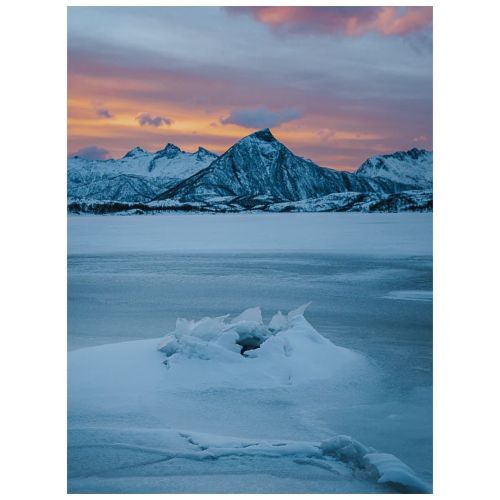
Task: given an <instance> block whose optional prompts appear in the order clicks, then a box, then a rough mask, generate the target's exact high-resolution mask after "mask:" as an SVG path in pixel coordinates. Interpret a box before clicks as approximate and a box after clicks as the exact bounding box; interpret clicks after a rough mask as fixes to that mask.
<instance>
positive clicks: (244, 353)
mask: <svg viewBox="0 0 500 500" xmlns="http://www.w3.org/2000/svg"><path fill="white" fill-rule="evenodd" d="M308 305H309V304H305V305H303V306H301V307H299V308H297V309H294V310H292V311H290V312H289V313H288V314H287V315H284V314H283V313H281V311H279V312H278V313H277V314H275V315H274V316H273V317H272V319H271V321H270V322H269V324H268V325H265V324H264V323H263V320H262V313H261V310H260V308H258V307H255V308H251V309H247V310H246V311H243V312H242V313H241V314H240V315H239V316H236V317H235V318H233V319H230V318H229V317H228V316H227V315H226V316H219V317H216V318H208V317H207V318H202V319H201V320H199V321H193V320H187V319H178V320H177V323H176V327H175V330H174V331H173V332H171V333H169V334H168V335H166V336H165V337H164V338H163V339H162V341H161V342H160V344H159V345H158V350H159V351H161V352H162V353H163V354H165V356H166V359H165V361H164V364H165V365H166V366H167V368H168V370H169V376H168V379H169V381H170V383H171V384H172V385H175V386H179V387H186V386H194V387H199V386H200V384H201V385H202V386H207V385H208V386H211V387H213V386H225V387H227V386H233V387H239V388H241V387H247V388H248V387H275V386H280V385H294V384H299V383H306V382H309V381H313V380H318V379H325V378H332V377H333V378H335V379H337V380H341V379H343V378H344V377H345V376H346V375H347V374H348V373H350V372H352V370H353V369H357V368H359V367H360V365H363V364H364V363H365V360H364V358H363V356H361V355H360V354H357V353H355V352H353V351H350V350H349V349H345V348H342V347H339V346H337V345H335V344H333V343H332V342H331V341H330V340H328V339H326V338H325V337H323V336H322V335H320V334H319V333H318V332H317V331H316V330H315V329H314V328H313V327H312V326H311V324H310V323H309V322H308V321H307V320H306V319H305V318H304V312H305V310H306V308H307V306H308Z"/></svg>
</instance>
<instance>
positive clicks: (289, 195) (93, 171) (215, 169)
mask: <svg viewBox="0 0 500 500" xmlns="http://www.w3.org/2000/svg"><path fill="white" fill-rule="evenodd" d="M68 207H69V210H70V211H72V212H94V213H107V212H118V211H127V210H133V211H135V212H144V211H155V212H156V211H164V210H181V211H188V210H198V211H211V212H227V211H230V212H235V211H245V210H265V211H272V212H283V211H391V212H394V211H403V210H405V211H406V210H413V211H428V210H432V152H430V151H426V150H422V149H415V148H414V149H411V150H409V151H406V152H396V153H393V154H389V155H382V156H372V157H370V158H368V159H367V160H366V161H365V162H364V163H363V164H362V165H361V166H360V167H359V169H358V170H357V171H356V172H355V173H350V172H343V171H336V170H333V169H329V168H323V167H320V166H318V165H316V164H315V163H314V162H312V161H311V160H307V159H304V158H302V157H300V156H297V155H295V154H294V153H293V152H292V151H290V150H289V149H288V148H287V147H286V146H285V145H284V144H282V143H281V142H279V141H278V140H277V139H276V138H275V137H274V136H273V134H272V133H271V131H270V130H269V129H264V130H260V131H257V132H254V133H253V134H251V135H249V136H247V137H244V138H243V139H241V140H240V141H238V142H237V143H236V144H234V145H233V146H232V147H231V148H229V149H228V150H227V151H226V152H225V153H224V154H222V155H221V156H218V155H216V154H215V153H212V152H210V151H208V150H206V149H204V148H202V147H200V148H199V149H198V150H197V151H196V152H194V153H188V152H185V151H182V150H181V149H180V148H178V147H177V146H175V145H173V144H170V143H169V144H167V145H166V146H165V148H164V149H162V150H160V151H157V152H156V153H148V152H146V151H144V150H143V149H141V148H134V149H132V150H131V151H129V152H128V153H127V154H126V155H125V156H124V157H123V158H121V159H119V160H85V159H83V158H78V157H73V158H70V159H69V160H68Z"/></svg>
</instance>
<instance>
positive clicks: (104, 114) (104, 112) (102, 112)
mask: <svg viewBox="0 0 500 500" xmlns="http://www.w3.org/2000/svg"><path fill="white" fill-rule="evenodd" d="M96 113H97V116H98V117H99V118H113V115H112V114H111V113H110V111H109V110H108V109H106V108H98V109H96Z"/></svg>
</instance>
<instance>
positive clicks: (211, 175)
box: [157, 129, 407, 201]
mask: <svg viewBox="0 0 500 500" xmlns="http://www.w3.org/2000/svg"><path fill="white" fill-rule="evenodd" d="M406 188H407V186H405V185H403V184H401V183H398V182H394V181H392V180H389V179H384V178H381V179H378V178H377V179H373V178H370V177H364V176H362V175H355V174H351V173H348V172H337V171H335V170H331V169H327V168H322V167H319V166H318V165H316V164H315V163H313V162H312V161H310V160H305V159H303V158H301V157H299V156H296V155H294V154H293V153H292V152H291V151H290V150H289V149H288V148H287V147H286V146H284V145H283V144H282V143H280V142H279V141H277V140H276V139H275V137H274V136H273V135H272V133H271V131H270V130H269V129H265V130H261V131H259V132H255V133H253V134H251V135H249V136H247V137H245V138H243V139H241V140H240V141H239V142H237V143H236V144H235V145H234V146H232V147H231V148H230V149H229V150H228V151H226V153H224V154H223V155H222V156H220V157H219V158H218V159H217V160H215V161H214V162H213V163H212V164H211V165H210V166H209V167H207V168H206V169H204V170H202V171H200V172H198V173H197V174H195V175H193V176H191V177H189V178H188V179H186V180H184V181H182V182H180V183H179V184H177V185H176V186H174V187H173V188H171V189H169V190H168V191H166V192H165V193H163V194H162V195H160V196H159V197H158V198H157V200H163V199H175V200H179V201H205V200H207V199H210V198H213V199H215V198H219V197H241V196H266V197H270V198H274V199H276V200H290V201H298V200H304V199H307V198H319V197H321V196H325V195H327V194H330V193H341V192H348V191H355V192H363V193H367V192H368V193H369V192H375V193H394V192H398V191H403V190H404V189H406Z"/></svg>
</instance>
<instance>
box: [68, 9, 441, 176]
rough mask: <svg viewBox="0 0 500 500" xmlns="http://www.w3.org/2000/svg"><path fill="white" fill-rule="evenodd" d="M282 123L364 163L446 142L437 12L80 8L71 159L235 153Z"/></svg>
mask: <svg viewBox="0 0 500 500" xmlns="http://www.w3.org/2000/svg"><path fill="white" fill-rule="evenodd" d="M264 127H270V128H271V129H272V131H273V133H274V135H275V136H276V137H277V138H278V139H279V140H281V141H282V142H284V143H285V144H286V145H287V146H288V147H289V148H290V149H292V151H293V152H294V153H296V154H298V155H300V156H304V157H306V158H310V159H312V160H313V161H314V162H316V163H318V164H319V165H322V166H325V167H333V168H337V169H343V170H353V169H356V168H357V167H358V166H359V165H360V164H361V163H362V162H363V161H364V160H365V159H366V158H367V157H368V156H370V155H373V154H381V153H390V152H394V151H396V150H407V149H410V148H412V147H418V148H426V149H432V8H430V7H407V8H399V7H227V8H223V7H193V8H187V7H159V8H154V7H151V8H125V7H117V8H104V7H70V8H69V9H68V154H69V155H74V154H79V155H81V156H86V157H89V158H118V157H121V156H123V154H125V153H126V152H127V151H128V150H130V149H132V148H133V147H134V146H140V147H142V148H144V149H147V150H150V151H156V150H158V149H160V148H162V147H163V146H164V145H165V144H166V143H168V142H172V143H175V144H177V145H178V146H180V147H181V148H182V149H184V150H186V151H194V150H196V149H197V147H198V146H199V145H202V146H204V147H206V148H208V149H210V150H212V151H214V152H217V153H222V152H224V151H225V150H226V149H227V148H228V147H230V146H231V145H232V144H233V143H234V142H236V141H237V140H238V139H240V138H241V137H243V136H245V135H248V134H249V133H252V132H253V131H254V130H257V129H260V128H264Z"/></svg>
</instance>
